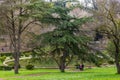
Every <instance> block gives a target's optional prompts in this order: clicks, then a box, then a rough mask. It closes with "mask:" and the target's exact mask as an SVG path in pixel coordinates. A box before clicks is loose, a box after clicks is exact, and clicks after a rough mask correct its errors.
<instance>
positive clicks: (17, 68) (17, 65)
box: [14, 52, 19, 74]
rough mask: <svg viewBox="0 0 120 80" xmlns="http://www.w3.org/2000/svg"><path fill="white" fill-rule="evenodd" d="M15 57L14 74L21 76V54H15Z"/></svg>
mask: <svg viewBox="0 0 120 80" xmlns="http://www.w3.org/2000/svg"><path fill="white" fill-rule="evenodd" d="M14 55H15V57H14V73H15V74H19V52H15V53H14Z"/></svg>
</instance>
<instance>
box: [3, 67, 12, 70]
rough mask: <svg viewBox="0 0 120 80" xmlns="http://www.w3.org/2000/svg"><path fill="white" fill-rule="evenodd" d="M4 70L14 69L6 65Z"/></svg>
mask: <svg viewBox="0 0 120 80" xmlns="http://www.w3.org/2000/svg"><path fill="white" fill-rule="evenodd" d="M4 70H5V71H7V70H12V67H9V66H4Z"/></svg>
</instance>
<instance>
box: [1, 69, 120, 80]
mask: <svg viewBox="0 0 120 80" xmlns="http://www.w3.org/2000/svg"><path fill="white" fill-rule="evenodd" d="M0 73H1V74H0V78H2V79H3V80H120V75H117V74H115V73H116V69H115V68H114V67H105V68H93V69H85V71H79V70H74V69H71V70H66V72H65V73H61V72H59V70H57V69H36V70H32V71H29V70H20V74H18V75H14V73H13V71H0Z"/></svg>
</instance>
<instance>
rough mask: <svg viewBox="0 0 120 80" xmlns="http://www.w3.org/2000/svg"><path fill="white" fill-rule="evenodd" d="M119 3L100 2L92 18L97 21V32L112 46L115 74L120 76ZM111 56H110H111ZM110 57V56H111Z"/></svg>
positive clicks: (116, 1) (111, 0) (110, 0)
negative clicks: (105, 37) (106, 38)
mask: <svg viewBox="0 0 120 80" xmlns="http://www.w3.org/2000/svg"><path fill="white" fill-rule="evenodd" d="M119 7H120V2H119V1H118V0H115V1H113V0H109V1H102V2H101V3H98V10H97V11H95V12H94V16H95V17H96V19H97V21H98V26H99V27H98V31H99V32H100V33H102V34H103V35H105V36H107V37H108V40H110V42H111V44H113V46H114V48H113V49H114V50H113V51H114V53H113V54H114V59H115V64H116V68H117V73H118V74H120V61H119V56H120V15H119V12H120V9H119ZM113 54H112V55H113ZM112 55H111V56H112Z"/></svg>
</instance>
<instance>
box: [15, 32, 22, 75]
mask: <svg viewBox="0 0 120 80" xmlns="http://www.w3.org/2000/svg"><path fill="white" fill-rule="evenodd" d="M20 40H21V38H20V34H18V38H15V39H14V46H13V47H14V53H13V56H14V73H15V74H19V65H20V64H19V58H20V46H21V45H20Z"/></svg>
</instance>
